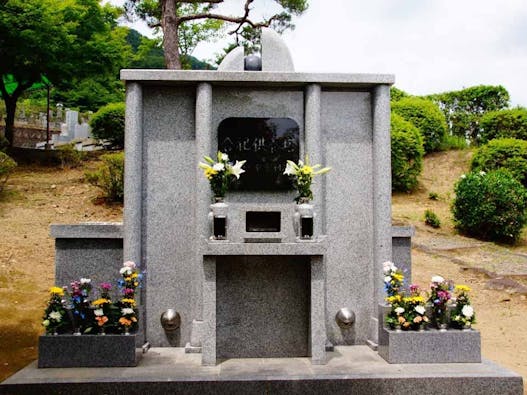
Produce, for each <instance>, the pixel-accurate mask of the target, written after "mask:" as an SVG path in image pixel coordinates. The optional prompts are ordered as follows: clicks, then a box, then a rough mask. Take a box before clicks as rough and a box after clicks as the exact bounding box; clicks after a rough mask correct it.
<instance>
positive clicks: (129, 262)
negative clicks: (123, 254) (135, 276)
mask: <svg viewBox="0 0 527 395" xmlns="http://www.w3.org/2000/svg"><path fill="white" fill-rule="evenodd" d="M123 266H124V267H129V268H132V269H135V263H134V262H132V261H126V262H125V263H123Z"/></svg>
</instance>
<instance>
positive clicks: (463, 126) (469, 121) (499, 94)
mask: <svg viewBox="0 0 527 395" xmlns="http://www.w3.org/2000/svg"><path fill="white" fill-rule="evenodd" d="M427 98H429V99H430V100H432V101H434V102H435V103H436V104H437V105H438V106H439V108H440V109H441V111H443V114H445V118H446V121H447V125H448V128H449V133H450V134H451V135H454V136H461V137H465V138H467V139H470V140H471V141H473V142H476V141H477V138H478V133H479V122H480V119H481V117H482V115H483V114H485V113H486V112H488V111H495V110H501V109H504V108H506V107H508V105H509V100H510V98H509V93H508V92H507V90H506V89H505V88H504V87H503V86H501V85H498V86H491V85H478V86H472V87H469V88H466V89H461V90H458V91H452V92H444V93H438V94H434V95H429V96H427Z"/></svg>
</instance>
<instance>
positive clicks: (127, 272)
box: [119, 267, 132, 274]
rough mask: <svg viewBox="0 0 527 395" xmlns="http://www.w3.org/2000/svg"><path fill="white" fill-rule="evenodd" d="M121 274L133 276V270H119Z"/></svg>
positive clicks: (124, 268)
mask: <svg viewBox="0 0 527 395" xmlns="http://www.w3.org/2000/svg"><path fill="white" fill-rule="evenodd" d="M119 273H121V274H132V269H131V268H129V267H122V268H121V270H119Z"/></svg>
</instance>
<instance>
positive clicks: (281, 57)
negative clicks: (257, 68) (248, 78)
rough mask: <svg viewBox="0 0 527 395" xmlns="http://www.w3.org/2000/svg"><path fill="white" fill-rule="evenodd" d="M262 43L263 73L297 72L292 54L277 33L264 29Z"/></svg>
mask: <svg viewBox="0 0 527 395" xmlns="http://www.w3.org/2000/svg"><path fill="white" fill-rule="evenodd" d="M261 41H262V70H263V71H286V72H293V71H295V66H294V64H293V57H292V56H291V52H289V48H287V45H285V43H284V41H283V40H282V37H280V35H279V34H278V33H277V32H275V31H274V30H273V29H269V28H267V27H263V28H262V36H261Z"/></svg>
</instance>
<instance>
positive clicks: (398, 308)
mask: <svg viewBox="0 0 527 395" xmlns="http://www.w3.org/2000/svg"><path fill="white" fill-rule="evenodd" d="M394 311H395V312H396V313H397V314H402V313H404V309H403V308H402V307H396V308H395V310H394Z"/></svg>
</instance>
